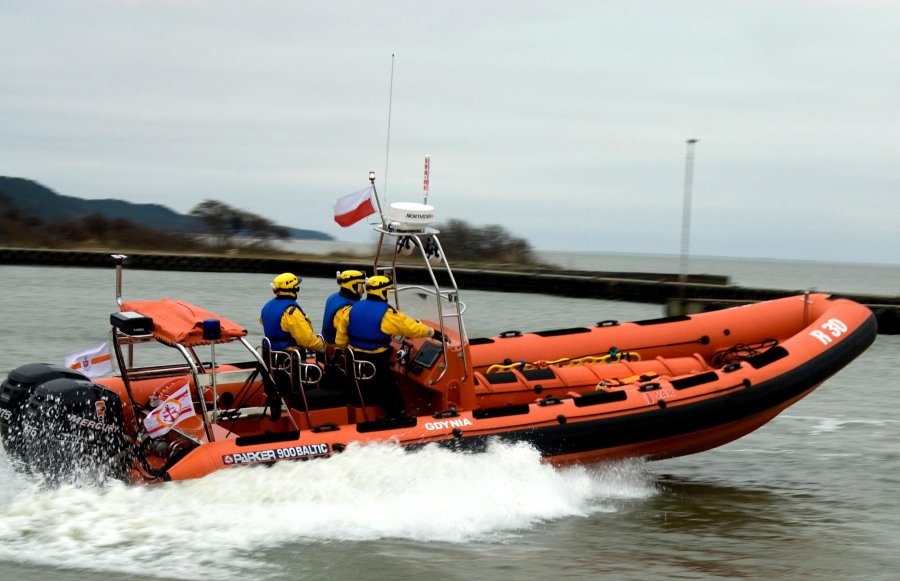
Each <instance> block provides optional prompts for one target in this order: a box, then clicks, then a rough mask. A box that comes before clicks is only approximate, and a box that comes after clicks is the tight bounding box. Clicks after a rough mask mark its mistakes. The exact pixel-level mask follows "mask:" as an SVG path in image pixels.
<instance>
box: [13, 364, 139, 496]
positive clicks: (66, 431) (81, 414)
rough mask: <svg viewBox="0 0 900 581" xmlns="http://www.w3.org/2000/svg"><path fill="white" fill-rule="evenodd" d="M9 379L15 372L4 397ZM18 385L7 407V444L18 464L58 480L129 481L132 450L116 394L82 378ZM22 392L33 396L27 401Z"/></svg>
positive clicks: (65, 377) (21, 383)
mask: <svg viewBox="0 0 900 581" xmlns="http://www.w3.org/2000/svg"><path fill="white" fill-rule="evenodd" d="M26 367H27V366H26ZM46 367H51V366H46ZM20 370H22V368H19V369H17V370H16V371H20ZM31 371H38V370H37V369H32V370H31ZM51 371H52V369H51ZM57 371H58V369H57ZM22 375H25V374H24V373H23V374H19V375H17V377H21V376H22ZM37 376H38V374H36V373H33V374H32V377H37ZM43 377H47V376H43ZM10 379H13V373H10V378H9V379H7V382H4V384H3V388H4V389H3V395H6V394H7V391H6V389H5V388H6V387H7V384H8V383H9V384H10V386H11V385H12V382H11V381H10ZM14 381H16V382H17V383H16V384H17V385H19V386H20V388H18V389H17V388H15V387H13V388H12V389H11V390H10V397H9V398H8V399H9V402H11V405H9V406H8V407H4V408H2V409H3V410H4V411H5V410H7V409H8V410H10V415H9V418H8V419H6V420H5V421H6V431H5V438H4V445H5V446H6V449H7V451H10V452H11V453H10V457H11V459H12V460H13V462H14V464H16V465H17V466H18V467H24V469H25V470H26V471H28V472H31V473H36V474H39V475H42V476H44V477H47V478H49V479H51V480H52V481H54V482H58V481H64V480H70V479H78V480H84V479H87V480H97V479H104V478H108V477H112V478H118V479H122V478H124V477H125V475H126V471H127V469H128V467H129V465H130V463H131V462H130V460H131V459H130V456H129V451H130V450H131V446H130V445H129V444H128V441H127V439H126V438H125V434H124V414H123V412H122V402H121V400H120V399H119V396H118V395H117V394H116V393H114V392H113V391H110V390H109V389H107V388H105V387H103V386H102V385H97V384H95V383H92V382H91V381H89V380H88V379H87V378H85V377H84V376H82V375H80V374H75V377H72V376H71V375H70V374H63V376H62V377H49V379H44V380H43V381H41V382H40V383H36V384H33V385H32V386H31V387H30V388H25V387H23V385H24V384H23V382H19V381H18V380H17V379H14ZM23 392H27V393H28V397H27V400H25V401H24V403H23V402H22V400H23V399H24V398H23V397H22V393H23ZM9 402H8V403H9ZM0 404H2V402H0ZM3 405H5V404H3ZM17 406H18V407H17ZM14 410H15V411H14ZM3 415H6V414H5V413H4V414H3Z"/></svg>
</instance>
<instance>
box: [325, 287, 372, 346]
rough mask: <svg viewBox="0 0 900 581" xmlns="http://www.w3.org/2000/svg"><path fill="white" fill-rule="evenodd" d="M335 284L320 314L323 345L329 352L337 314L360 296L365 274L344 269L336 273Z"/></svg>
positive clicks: (335, 330) (333, 336)
mask: <svg viewBox="0 0 900 581" xmlns="http://www.w3.org/2000/svg"><path fill="white" fill-rule="evenodd" d="M337 284H338V290H337V292H335V293H333V294H332V295H331V296H330V297H328V299H327V300H326V301H325V314H324V315H323V316H322V337H323V338H324V339H325V347H326V350H327V351H328V352H329V354H330V352H331V351H332V350H333V349H334V339H335V335H336V334H337V327H335V320H336V317H337V314H338V313H339V312H341V311H344V310H347V309H349V308H350V307H351V306H353V305H354V303H356V301H358V300H359V299H361V298H362V295H363V289H364V287H365V284H366V275H365V273H363V272H361V271H359V270H345V271H343V272H339V273H338V275H337Z"/></svg>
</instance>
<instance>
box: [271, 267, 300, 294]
mask: <svg viewBox="0 0 900 581" xmlns="http://www.w3.org/2000/svg"><path fill="white" fill-rule="evenodd" d="M300 280H301V279H299V278H297V276H296V275H295V274H292V273H290V272H285V273H282V274H279V275H278V276H276V277H275V280H273V281H272V290H273V291H275V294H276V295H295V294H297V293H298V292H300Z"/></svg>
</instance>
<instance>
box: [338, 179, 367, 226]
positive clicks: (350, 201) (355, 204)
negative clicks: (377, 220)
mask: <svg viewBox="0 0 900 581" xmlns="http://www.w3.org/2000/svg"><path fill="white" fill-rule="evenodd" d="M374 189H375V188H374V187H373V186H369V187H367V188H366V189H364V190H360V191H358V192H354V193H352V194H349V195H347V196H344V197H342V198H338V201H336V202H335V203H334V221H335V222H337V223H338V224H340V225H341V226H343V227H344V228H346V227H347V226H351V225H353V224H356V223H357V222H359V221H360V220H362V219H363V218H365V217H366V216H371V215H372V214H374V213H375V207H374V206H373V205H372V192H373V191H374Z"/></svg>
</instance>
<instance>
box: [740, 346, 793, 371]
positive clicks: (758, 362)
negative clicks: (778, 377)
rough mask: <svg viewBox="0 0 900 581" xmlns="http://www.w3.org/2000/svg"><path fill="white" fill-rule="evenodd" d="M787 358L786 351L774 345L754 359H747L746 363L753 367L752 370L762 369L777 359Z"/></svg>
mask: <svg viewBox="0 0 900 581" xmlns="http://www.w3.org/2000/svg"><path fill="white" fill-rule="evenodd" d="M787 356H788V350H787V349H785V348H784V347H782V346H781V345H776V346H775V347H772V348H771V349H769V350H768V351H766V352H765V353H760V354H759V355H756V356H755V357H751V358H750V359H747V363H749V364H750V365H752V366H753V369H762V368H763V367H765V366H766V365H769V364H770V363H775V362H776V361H778V360H779V359H784V358H785V357H787Z"/></svg>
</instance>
